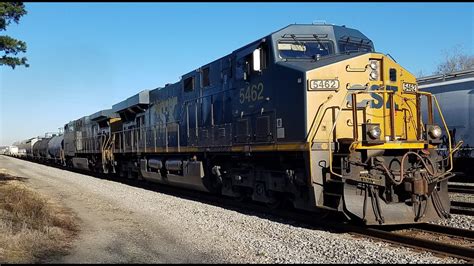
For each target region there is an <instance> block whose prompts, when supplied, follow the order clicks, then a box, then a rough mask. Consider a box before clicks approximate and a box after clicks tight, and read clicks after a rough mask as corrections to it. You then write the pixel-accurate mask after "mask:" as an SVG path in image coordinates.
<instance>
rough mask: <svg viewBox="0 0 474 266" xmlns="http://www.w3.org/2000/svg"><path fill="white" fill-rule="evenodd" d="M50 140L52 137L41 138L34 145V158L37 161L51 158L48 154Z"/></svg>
mask: <svg viewBox="0 0 474 266" xmlns="http://www.w3.org/2000/svg"><path fill="white" fill-rule="evenodd" d="M50 140H51V137H45V138H41V139H40V140H38V141H37V142H36V143H35V144H34V145H33V156H34V157H35V158H36V159H37V160H41V161H46V160H47V159H49V158H50V156H49V153H48V142H49V141H50Z"/></svg>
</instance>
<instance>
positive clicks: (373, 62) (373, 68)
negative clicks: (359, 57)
mask: <svg viewBox="0 0 474 266" xmlns="http://www.w3.org/2000/svg"><path fill="white" fill-rule="evenodd" d="M369 66H370V68H372V70H377V61H370V64H369Z"/></svg>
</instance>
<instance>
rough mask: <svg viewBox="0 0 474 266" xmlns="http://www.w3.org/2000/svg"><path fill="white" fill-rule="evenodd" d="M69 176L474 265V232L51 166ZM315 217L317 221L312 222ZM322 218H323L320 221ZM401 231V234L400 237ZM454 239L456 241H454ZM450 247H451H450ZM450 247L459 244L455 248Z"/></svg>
mask: <svg viewBox="0 0 474 266" xmlns="http://www.w3.org/2000/svg"><path fill="white" fill-rule="evenodd" d="M50 166H53V167H57V168H60V169H63V170H68V171H71V172H76V173H81V174H86V175H92V176H94V177H97V178H101V179H107V180H111V181H116V182H120V183H123V184H126V185H131V186H135V187H140V188H143V189H147V190H152V191H156V192H160V193H165V194H169V195H174V196H178V197H181V198H185V199H190V200H196V201H200V202H203V203H206V204H210V205H215V206H220V207H223V208H226V209H232V210H235V211H238V212H241V213H244V214H249V215H256V216H259V217H261V218H264V219H269V220H273V221H276V222H280V223H288V224H293V225H295V226H299V227H305V228H311V229H319V230H326V231H333V232H336V233H349V234H352V235H356V236H362V237H365V238H366V237H370V238H374V239H378V240H382V241H385V242H389V243H393V244H395V245H401V246H407V247H411V248H414V249H417V250H425V251H429V252H433V253H437V254H441V255H444V256H450V257H455V258H460V259H463V260H467V261H468V262H469V263H474V231H470V230H463V229H456V228H452V227H445V226H438V225H433V224H415V225H403V226H381V227H367V226H360V225H354V224H351V223H348V222H347V221H344V222H341V220H342V219H343V216H342V215H341V214H340V213H335V212H325V213H323V214H324V215H319V214H316V215H315V213H312V212H305V211H299V210H298V211H295V210H293V209H288V208H286V209H269V208H268V207H267V206H265V205H263V204H259V203H255V202H250V201H246V200H244V201H236V200H234V199H231V198H227V197H218V196H217V195H213V194H209V193H203V192H199V191H193V190H187V189H180V188H176V187H171V186H164V185H157V184H154V183H144V182H140V181H138V180H134V179H127V178H118V177H111V176H105V175H103V174H97V173H91V172H86V171H83V170H78V169H71V168H66V167H61V166H56V165H50ZM315 217H318V218H317V219H315ZM321 217H324V218H321ZM400 231H403V233H400ZM407 231H417V232H420V231H422V232H424V234H425V235H433V234H436V235H442V236H443V237H444V240H443V241H440V240H439V238H436V236H435V237H434V238H435V239H438V240H433V237H431V238H432V239H426V238H420V237H415V236H413V234H410V233H407ZM453 239H454V240H455V241H453ZM449 243H451V244H449ZM452 243H461V245H455V244H452Z"/></svg>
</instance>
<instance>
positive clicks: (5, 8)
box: [0, 2, 29, 69]
mask: <svg viewBox="0 0 474 266" xmlns="http://www.w3.org/2000/svg"><path fill="white" fill-rule="evenodd" d="M26 13H27V12H26V10H25V5H24V4H23V3H22V2H0V31H5V30H6V28H7V26H8V25H10V24H11V23H12V22H15V23H16V24H18V22H19V21H20V18H21V17H22V16H23V15H26ZM0 52H3V53H4V54H3V55H2V57H1V58H0V66H3V65H6V66H10V67H11V68H13V69H15V67H16V66H19V65H24V66H25V67H29V64H28V63H27V62H26V61H27V59H26V57H21V58H20V57H18V56H17V55H18V53H25V52H26V43H25V42H23V41H20V40H17V39H14V38H12V37H10V36H7V35H2V36H0Z"/></svg>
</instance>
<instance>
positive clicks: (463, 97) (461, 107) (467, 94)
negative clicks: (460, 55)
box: [417, 69, 474, 174]
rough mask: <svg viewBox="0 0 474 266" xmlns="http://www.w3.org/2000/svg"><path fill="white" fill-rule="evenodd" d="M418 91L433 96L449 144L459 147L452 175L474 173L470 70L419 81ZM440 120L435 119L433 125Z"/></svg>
mask: <svg viewBox="0 0 474 266" xmlns="http://www.w3.org/2000/svg"><path fill="white" fill-rule="evenodd" d="M417 81H418V84H419V88H420V90H423V91H427V92H430V93H432V94H434V95H436V96H437V98H438V99H439V104H440V106H441V107H442V109H443V113H444V117H445V119H446V123H447V126H448V129H449V132H450V134H451V140H452V141H451V142H452V143H456V142H457V143H459V142H460V141H462V146H459V149H458V151H457V152H456V153H455V154H454V160H455V167H454V170H455V171H456V172H460V173H464V174H470V173H472V171H474V165H473V163H474V153H473V148H474V135H473V134H472V132H474V116H473V115H472V114H473V113H474V69H468V70H463V71H457V72H453V73H449V74H440V75H432V76H427V77H422V78H419V79H418V80H417ZM439 120H440V117H439V116H437V115H436V116H435V121H439ZM442 140H443V143H442V144H441V145H440V150H442V151H443V152H445V151H446V148H447V145H448V139H447V135H446V134H444V135H443V137H442Z"/></svg>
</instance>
